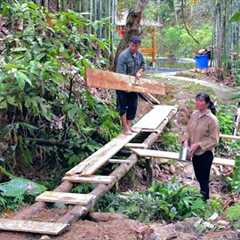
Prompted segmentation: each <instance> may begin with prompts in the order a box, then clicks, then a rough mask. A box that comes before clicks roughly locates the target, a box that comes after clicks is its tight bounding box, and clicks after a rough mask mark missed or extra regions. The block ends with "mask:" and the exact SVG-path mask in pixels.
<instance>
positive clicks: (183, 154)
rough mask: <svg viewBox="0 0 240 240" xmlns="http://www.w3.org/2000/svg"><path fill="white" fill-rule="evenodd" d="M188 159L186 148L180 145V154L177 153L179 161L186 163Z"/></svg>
mask: <svg viewBox="0 0 240 240" xmlns="http://www.w3.org/2000/svg"><path fill="white" fill-rule="evenodd" d="M187 158H188V147H185V146H183V145H182V147H181V150H180V153H179V160H181V161H186V160H187Z"/></svg>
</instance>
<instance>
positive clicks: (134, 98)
mask: <svg viewBox="0 0 240 240" xmlns="http://www.w3.org/2000/svg"><path fill="white" fill-rule="evenodd" d="M140 44H141V40H140V38H139V37H138V36H133V37H132V38H131V41H130V44H129V47H128V48H127V49H125V50H124V51H123V52H122V53H121V54H120V55H119V57H118V59H117V66H116V72H117V73H121V74H126V75H130V76H135V78H136V82H137V81H139V80H140V78H141V77H142V75H143V72H144V67H145V62H144V58H143V55H142V54H141V53H140V52H139V51H138V49H139V47H140ZM116 93H117V109H118V112H119V114H120V117H121V124H122V127H123V132H124V134H131V133H132V132H133V129H132V128H131V121H132V120H133V119H134V118H135V115H136V112H137V105H138V93H136V92H126V91H120V90H117V91H116Z"/></svg>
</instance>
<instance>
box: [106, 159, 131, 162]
mask: <svg viewBox="0 0 240 240" xmlns="http://www.w3.org/2000/svg"><path fill="white" fill-rule="evenodd" d="M109 162H110V163H130V162H131V161H129V160H124V159H109Z"/></svg>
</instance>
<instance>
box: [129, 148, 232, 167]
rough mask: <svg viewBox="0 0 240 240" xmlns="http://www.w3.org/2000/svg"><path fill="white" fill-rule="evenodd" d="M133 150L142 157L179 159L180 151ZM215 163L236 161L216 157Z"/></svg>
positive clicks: (225, 163) (230, 163) (223, 163)
mask: <svg viewBox="0 0 240 240" xmlns="http://www.w3.org/2000/svg"><path fill="white" fill-rule="evenodd" d="M132 151H133V152H134V153H136V154H137V155H139V156H141V157H152V158H165V159H173V160H179V153H176V152H165V151H158V150H149V149H138V148H134V149H132ZM213 163H215V164H219V165H227V166H234V164H235V161H234V160H232V159H225V158H214V160H213Z"/></svg>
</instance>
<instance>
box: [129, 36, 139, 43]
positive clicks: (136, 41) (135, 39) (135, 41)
mask: <svg viewBox="0 0 240 240" xmlns="http://www.w3.org/2000/svg"><path fill="white" fill-rule="evenodd" d="M130 42H131V43H134V44H140V43H141V38H140V37H139V36H133V37H131V40H130Z"/></svg>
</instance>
